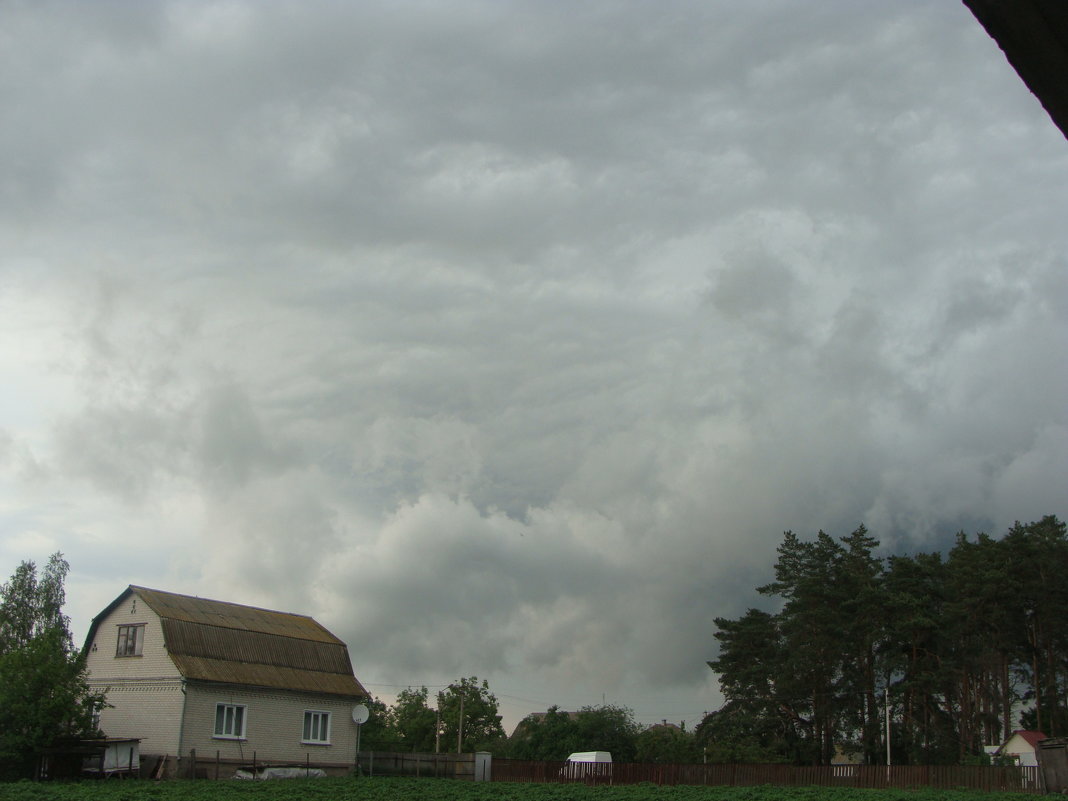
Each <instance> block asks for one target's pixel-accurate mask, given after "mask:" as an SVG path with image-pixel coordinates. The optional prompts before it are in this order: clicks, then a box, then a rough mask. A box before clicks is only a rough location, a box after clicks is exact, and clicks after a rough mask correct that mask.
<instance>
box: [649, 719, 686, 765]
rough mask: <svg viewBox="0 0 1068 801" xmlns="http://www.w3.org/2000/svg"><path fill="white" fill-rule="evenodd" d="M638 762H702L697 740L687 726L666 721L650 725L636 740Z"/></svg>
mask: <svg viewBox="0 0 1068 801" xmlns="http://www.w3.org/2000/svg"><path fill="white" fill-rule="evenodd" d="M635 747H636V752H635V759H636V760H637V761H638V762H659V763H664V764H685V763H692V762H700V761H701V760H700V756H699V754H698V749H697V745H696V741H695V740H694V736H693V733H692V732H688V731H686V728H685V726H675V725H673V724H671V723H668V722H666V721H665V722H664V723H660V724H658V725H656V726H650V727H649V728H647V729H646V730H645V731H643V732H642V733H641V734H639V735H638V737H637V739H636V740H635Z"/></svg>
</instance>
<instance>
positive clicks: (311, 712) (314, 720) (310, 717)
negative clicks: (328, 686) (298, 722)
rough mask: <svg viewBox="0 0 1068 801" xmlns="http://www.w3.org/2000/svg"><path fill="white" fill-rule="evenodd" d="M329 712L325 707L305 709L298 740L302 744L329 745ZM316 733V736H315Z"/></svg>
mask: <svg viewBox="0 0 1068 801" xmlns="http://www.w3.org/2000/svg"><path fill="white" fill-rule="evenodd" d="M330 718H331V714H330V713H329V712H327V711H326V710H325V709H305V710H304V727H303V728H302V729H301V738H300V741H301V743H303V744H304V745H330V724H331V720H330ZM316 735H318V737H316Z"/></svg>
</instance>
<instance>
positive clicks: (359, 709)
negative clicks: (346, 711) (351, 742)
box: [352, 704, 371, 726]
mask: <svg viewBox="0 0 1068 801" xmlns="http://www.w3.org/2000/svg"><path fill="white" fill-rule="evenodd" d="M369 717H371V713H370V712H369V711H368V710H367V707H365V706H364V705H363V704H356V706H354V707H353V708H352V722H353V723H355V724H356V725H357V726H360V725H362V724H364V723H366V722H367V718H369Z"/></svg>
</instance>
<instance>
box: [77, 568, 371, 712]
mask: <svg viewBox="0 0 1068 801" xmlns="http://www.w3.org/2000/svg"><path fill="white" fill-rule="evenodd" d="M131 594H136V595H137V597H138V598H140V599H142V600H143V601H144V603H145V604H146V605H147V606H148V607H149V608H150V609H151V610H152V611H153V612H155V613H156V614H157V615H159V618H160V623H161V625H162V627H163V639H164V644H165V646H166V648H167V653H168V654H169V655H170V657H171V659H172V661H173V662H174V664H175V666H176V667H177V668H178V670H179V672H180V673H181V674H182V676H184V677H185V678H187V679H192V680H197V681H211V682H224V683H227V684H245V685H251V686H256V687H268V688H272V689H286V690H297V691H301V692H315V693H324V694H329V695H342V696H348V697H353V698H356V697H366V696H367V691H366V690H365V689H364V688H363V686H361V684H360V683H359V681H357V680H356V677H355V676H354V675H353V672H352V663H351V662H350V661H349V652H348V648H347V647H346V646H345V643H344V642H342V641H341V640H340V639H338V638H337V637H335V636H334V635H333V634H331V633H330V632H329V631H327V629H326V628H324V627H323V626H322V625H320V624H319V623H318V622H316V621H315V620H314V619H313V618H311V617H308V616H307V615H297V614H293V613H290V612H277V611H274V610H272V609H261V608H258V607H254V606H244V605H242V604H235V603H229V602H226V601H214V600H211V599H208V598H197V597H194V596H191V595H180V594H177V593H172V592H164V591H162V590H153V589H149V588H148V587H139V586H136V585H133V584H131V585H130V586H129V587H128V588H127V589H126V590H125V591H124V592H123V593H122V594H121V595H119V597H118V598H116V599H115V600H114V601H112V603H111V604H110V605H109V606H108V607H107V609H105V610H104V611H103V612H101V613H100V614H99V615H97V617H95V618H94V619H93V623H92V625H91V626H90V628H89V636H88V638H87V640H86V645H87V646H88V645H89V643H91V642H92V640H93V636H94V633H95V631H96V628H97V626H98V624H99V621H101V620H103V618H104V617H106V616H107V615H108V614H109V613H110V612H111V611H112V610H113V609H114V608H115V607H116V606H118V605H119V604H120V603H122V601H123V600H124V599H126V598H127V597H129V596H130V595H131Z"/></svg>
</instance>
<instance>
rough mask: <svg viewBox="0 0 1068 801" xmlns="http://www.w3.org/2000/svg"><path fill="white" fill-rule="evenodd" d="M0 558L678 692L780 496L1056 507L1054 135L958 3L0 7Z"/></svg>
mask: <svg viewBox="0 0 1068 801" xmlns="http://www.w3.org/2000/svg"><path fill="white" fill-rule="evenodd" d="M0 109H3V111H2V112H0V154H2V156H0V204H2V214H0V580H5V579H6V577H8V576H10V575H11V573H12V571H13V570H14V569H15V567H16V566H17V565H18V563H19V562H20V561H21V560H23V559H34V560H36V561H38V562H39V563H43V562H44V561H45V560H46V559H47V557H48V555H49V554H50V553H52V552H53V551H56V550H61V551H62V552H63V553H64V554H65V555H66V557H67V559H68V560H69V561H70V563H71V575H70V578H69V581H68V585H67V592H68V606H67V612H68V614H70V616H71V618H72V628H73V630H74V635H75V638H76V639H77V640H78V641H79V642H81V640H82V639H83V638H84V636H85V634H86V630H87V627H88V624H89V621H90V619H91V618H92V617H93V615H95V614H96V613H97V612H99V611H100V610H101V609H102V608H103V607H104V606H105V605H106V604H107V603H108V602H110V601H111V600H112V599H113V598H115V597H116V596H117V595H118V594H119V593H120V592H121V591H122V590H123V589H124V588H125V587H126V586H127V585H128V584H131V583H133V584H142V585H147V586H150V587H155V588H159V589H164V590H170V591H174V592H180V593H187V594H197V595H203V596H208V597H213V598H218V599H222V600H229V601H236V602H239V603H248V604H254V605H259V606H266V607H269V608H275V609H283V610H287V611H294V612H301V613H305V614H311V615H313V616H315V617H316V618H318V619H319V620H320V621H321V622H323V623H324V624H325V625H327V626H328V627H329V628H331V629H332V630H333V631H334V632H335V633H336V634H338V635H339V636H341V637H342V638H343V639H345V640H346V642H347V643H348V645H349V650H350V654H351V656H352V659H353V663H354V667H355V671H356V675H357V677H358V678H359V679H360V680H361V681H363V682H364V683H365V684H366V685H367V686H368V687H369V689H371V690H372V691H373V692H374V693H375V694H377V695H379V696H380V697H382V698H383V699H384V700H387V701H390V700H392V695H393V694H394V693H395V692H396V691H397V690H398V689H400V688H403V687H404V686H406V685H409V684H412V685H415V686H418V685H421V684H425V685H428V686H430V687H431V688H432V689H436V687H437V686H439V685H442V684H445V683H447V682H449V681H450V680H453V679H456V678H458V677H460V676H469V675H477V676H478V677H479V678H486V679H488V680H489V682H490V686H491V689H492V690H494V691H495V692H496V693H497V695H498V697H499V698H500V700H501V702H502V711H503V712H504V715H505V723H506V725H508V726H509V727H510V726H511V725H513V724H514V723H515V722H516V721H518V720H519V719H520V718H521V717H523V716H524V715H526V714H527V713H529V712H533V711H544V710H545V709H546V708H547V707H548V706H549V705H551V704H557V705H559V706H560V707H561V708H564V709H576V708H578V707H581V706H583V705H587V704H600V703H601V702H602V701H607V702H608V703H616V704H622V705H625V706H629V707H631V708H633V709H634V710H635V712H636V714H637V716H638V718H639V720H641V721H642V722H643V723H653V722H658V721H660V720H661V719H668V720H672V721H675V722H679V721H683V720H685V721H687V724H688V725H690V726H692V725H694V724H696V723H697V722H698V721H699V720H700V718H701V716H702V714H703V713H704V712H705V711H707V710H712V709H715V708H717V707H718V706H719V704H720V703H721V700H722V699H721V697H720V696H719V693H718V686H717V684H716V681H715V677H714V676H713V675H712V674H711V671H710V670H709V669H708V668H707V666H706V665H705V662H706V660H708V659H710V658H713V657H714V656H715V654H716V649H715V642H714V640H713V636H712V635H713V632H714V630H715V627H714V624H713V622H712V619H713V618H714V617H716V616H737V615H739V614H741V613H743V612H744V610H745V608H746V607H747V606H749V605H754V604H760V603H764V602H765V601H763V600H762V599H760V598H759V597H757V596H756V595H755V593H754V592H753V588H754V587H755V586H757V585H759V584H762V583H764V582H766V581H768V580H769V579H770V578H771V567H772V564H773V562H774V558H775V547H776V546H777V545H778V543H779V542H780V541H781V538H782V533H783V531H784V530H786V529H792V530H794V531H795V532H797V533H799V534H800V535H802V536H805V537H809V536H812V535H814V534H815V532H816V531H817V530H819V529H821V528H822V529H824V530H825V531H827V532H828V533H829V534H832V535H833V536H836V537H838V536H843V535H845V534H847V533H849V532H850V531H851V530H853V529H854V528H855V527H856V526H857V525H858V524H860V523H862V522H863V523H865V524H866V525H867V526H868V527H869V529H871V531H872V533H873V534H874V535H875V536H877V537H878V538H879V539H880V540H881V541H882V542H883V544H884V547H885V552H886V553H889V552H895V553H902V552H911V551H916V550H922V549H927V550H934V549H938V550H942V549H944V548H945V547H946V546H947V544H948V543H949V542H950V541H951V537H952V535H953V534H954V533H955V532H956V531H958V530H961V529H963V530H965V531H966V532H968V533H971V534H974V533H976V532H978V531H986V532H988V533H991V534H994V535H1000V534H1002V533H1004V531H1005V530H1006V529H1007V527H1008V526H1010V525H1011V524H1012V522H1013V521H1014V520H1017V519H1019V520H1022V521H1024V522H1027V521H1031V520H1036V519H1038V518H1040V517H1041V516H1043V515H1046V514H1057V515H1059V516H1061V517H1065V516H1068V504H1066V497H1068V496H1066V492H1065V490H1066V488H1068V403H1066V401H1068V371H1066V370H1065V354H1066V352H1068V225H1066V224H1065V222H1066V218H1065V213H1066V210H1068V142H1066V141H1065V139H1064V137H1063V136H1062V135H1061V133H1060V132H1059V131H1058V130H1057V128H1056V127H1055V126H1054V125H1053V123H1052V122H1051V121H1050V120H1049V118H1048V117H1047V116H1046V114H1045V112H1044V111H1043V110H1042V108H1041V106H1040V105H1039V103H1038V102H1037V101H1036V100H1035V98H1034V97H1033V96H1032V95H1031V94H1030V93H1029V91H1028V90H1027V88H1026V86H1025V85H1024V84H1023V83H1022V81H1021V80H1020V79H1019V77H1018V76H1017V75H1016V73H1015V72H1014V71H1013V70H1012V69H1011V67H1010V66H1009V65H1008V63H1007V62H1006V60H1005V58H1004V56H1003V55H1002V53H1001V51H1000V50H999V49H998V47H997V45H996V44H995V43H994V42H993V41H992V40H991V39H989V38H988V36H987V35H986V33H985V32H984V31H983V29H982V28H981V27H980V25H979V24H978V22H976V20H975V19H974V17H972V16H971V14H970V13H969V12H968V11H967V9H966V8H965V7H964V6H963V5H962V4H961V3H960V2H956V0H943V1H942V2H932V0H911V1H910V0H906V1H905V2H896V3H885V2H867V1H865V0H862V1H861V2H858V0H837V1H835V2H817V3H797V2H794V1H793V0H781V1H777V0H747V2H744V3H742V2H736V1H735V0H722V1H721V2H710V1H709V0H701V1H700V2H697V1H696V0H694V2H673V1H672V0H667V2H655V3H654V2H579V3H570V2H568V3H564V2H556V1H555V0H531V2H522V1H520V0H508V1H507V2H495V1H494V2H490V1H489V0H487V1H486V2H465V1H460V0H449V2H392V1H391V2H381V3H378V2H358V3H341V2H308V1H307V0H300V2H281V0H279V1H277V2H275V1H273V0H272V2H267V3H263V2H257V3H252V2H248V3H242V2H228V3H208V2H182V3H170V2H155V3H140V2H133V0H129V1H128V2H94V3H74V2H65V3H55V2H39V1H38V0H33V1H32V2H31V1H30V0H26V1H25V2H20V1H19V0H13V1H12V2H7V3H4V4H3V6H2V7H0Z"/></svg>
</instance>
